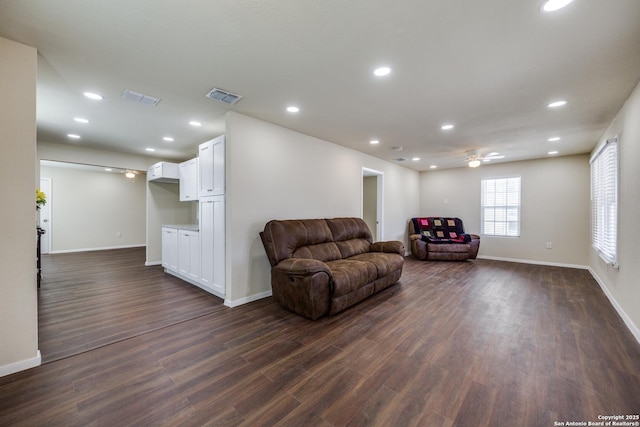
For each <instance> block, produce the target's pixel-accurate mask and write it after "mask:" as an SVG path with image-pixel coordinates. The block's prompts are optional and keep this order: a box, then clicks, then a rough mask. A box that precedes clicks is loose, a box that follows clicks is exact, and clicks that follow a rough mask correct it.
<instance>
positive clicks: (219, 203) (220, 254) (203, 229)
mask: <svg viewBox="0 0 640 427" xmlns="http://www.w3.org/2000/svg"><path fill="white" fill-rule="evenodd" d="M224 204H225V201H224V196H209V197H201V198H200V268H201V270H200V283H202V285H203V286H205V287H207V288H209V289H210V290H212V291H213V292H214V293H215V294H217V295H219V296H223V297H224V295H225V292H226V286H225V212H224Z"/></svg>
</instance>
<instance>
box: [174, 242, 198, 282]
mask: <svg viewBox="0 0 640 427" xmlns="http://www.w3.org/2000/svg"><path fill="white" fill-rule="evenodd" d="M178 272H179V273H180V274H181V275H183V276H185V277H188V278H190V279H191V280H199V279H200V233H199V232H197V231H193V230H178Z"/></svg>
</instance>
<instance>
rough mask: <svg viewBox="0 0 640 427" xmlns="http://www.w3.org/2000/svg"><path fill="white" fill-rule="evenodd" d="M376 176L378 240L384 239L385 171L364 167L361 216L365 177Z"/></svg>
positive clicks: (361, 185) (361, 183) (361, 203)
mask: <svg viewBox="0 0 640 427" xmlns="http://www.w3.org/2000/svg"><path fill="white" fill-rule="evenodd" d="M371 176H375V177H376V239H374V240H377V241H382V240H384V235H383V230H384V209H383V206H384V200H383V199H384V191H383V188H384V172H382V171H379V170H375V169H371V168H367V167H364V166H363V167H362V178H361V182H360V217H361V218H362V217H363V216H364V178H365V177H371Z"/></svg>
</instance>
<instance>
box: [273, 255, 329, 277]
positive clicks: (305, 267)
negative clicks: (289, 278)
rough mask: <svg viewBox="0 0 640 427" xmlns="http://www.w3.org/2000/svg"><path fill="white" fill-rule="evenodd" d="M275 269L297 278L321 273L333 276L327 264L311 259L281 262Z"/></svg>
mask: <svg viewBox="0 0 640 427" xmlns="http://www.w3.org/2000/svg"><path fill="white" fill-rule="evenodd" d="M274 268H276V269H278V270H280V271H282V272H283V273H285V274H293V275H296V276H306V275H312V274H315V273H321V272H324V273H327V274H329V275H331V270H330V269H329V266H328V265H327V264H325V263H324V262H322V261H320V260H317V259H311V258H287V259H284V260H282V261H280V262H279V263H278V265H276V266H275V267H274Z"/></svg>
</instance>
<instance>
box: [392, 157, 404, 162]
mask: <svg viewBox="0 0 640 427" xmlns="http://www.w3.org/2000/svg"><path fill="white" fill-rule="evenodd" d="M393 161H394V162H406V161H407V159H405V158H404V157H396V158H395V159H393Z"/></svg>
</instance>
